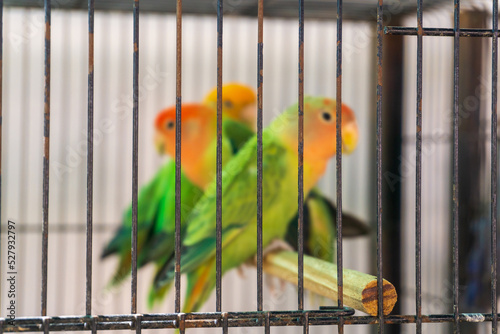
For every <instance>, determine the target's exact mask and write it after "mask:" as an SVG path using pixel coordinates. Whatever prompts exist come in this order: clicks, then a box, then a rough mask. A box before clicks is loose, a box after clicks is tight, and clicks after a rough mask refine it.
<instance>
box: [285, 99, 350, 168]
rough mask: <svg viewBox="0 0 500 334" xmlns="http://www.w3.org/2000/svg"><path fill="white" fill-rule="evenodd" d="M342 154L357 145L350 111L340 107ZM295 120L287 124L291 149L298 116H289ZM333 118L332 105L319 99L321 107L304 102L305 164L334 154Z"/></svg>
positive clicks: (334, 126) (335, 139) (334, 105)
mask: <svg viewBox="0 0 500 334" xmlns="http://www.w3.org/2000/svg"><path fill="white" fill-rule="evenodd" d="M341 112H342V126H341V138H342V145H341V147H342V153H346V154H349V153H352V151H353V150H354V149H355V148H356V146H357V142H358V128H357V124H356V118H355V116H354V113H353V111H352V110H351V109H350V108H349V107H347V106H346V105H344V104H343V105H342V111H341ZM290 117H294V118H296V119H295V120H294V121H293V122H291V124H293V125H292V127H291V128H290V129H289V130H288V131H291V132H292V133H289V134H288V135H287V137H288V138H289V139H292V138H293V139H292V140H293V143H290V144H291V146H292V147H297V146H298V139H297V138H298V136H297V132H298V114H295V113H293V114H291V115H290ZM336 130H337V115H336V101H335V100H332V99H323V100H322V101H321V103H318V101H314V102H311V103H308V102H306V101H304V158H305V159H306V160H310V161H313V160H317V159H320V160H325V159H326V160H327V159H329V158H330V157H332V156H333V155H334V154H335V153H336V151H337V133H336Z"/></svg>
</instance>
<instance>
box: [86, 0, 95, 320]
mask: <svg viewBox="0 0 500 334" xmlns="http://www.w3.org/2000/svg"><path fill="white" fill-rule="evenodd" d="M88 7H89V8H88V21H89V22H88V24H89V69H88V102H87V103H88V106H87V107H88V112H87V134H88V135H87V254H86V262H87V266H86V288H85V309H86V313H87V315H91V314H92V231H93V220H92V218H93V201H94V0H89V1H88Z"/></svg>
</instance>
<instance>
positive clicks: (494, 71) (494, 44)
mask: <svg viewBox="0 0 500 334" xmlns="http://www.w3.org/2000/svg"><path fill="white" fill-rule="evenodd" d="M492 2H493V4H492V7H493V8H492V12H493V15H492V24H491V29H492V34H493V38H492V39H491V268H490V271H491V313H492V316H493V319H492V324H491V326H492V330H491V332H492V333H493V334H496V333H497V331H498V328H497V325H498V316H497V212H498V211H497V210H498V205H497V175H498V165H497V159H498V154H497V126H498V124H497V107H498V103H497V84H498V0H493V1H492Z"/></svg>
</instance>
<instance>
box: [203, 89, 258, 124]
mask: <svg viewBox="0 0 500 334" xmlns="http://www.w3.org/2000/svg"><path fill="white" fill-rule="evenodd" d="M203 102H204V103H205V104H206V105H208V106H209V107H210V108H213V109H215V110H216V109H217V88H214V89H212V90H211V91H210V93H208V94H207V96H206V97H205V99H204V101H203ZM222 114H223V116H224V117H229V118H231V119H233V120H235V121H239V122H242V123H244V124H246V125H248V127H249V128H251V129H253V130H255V129H256V126H257V95H256V94H255V92H254V90H253V89H252V88H250V87H249V86H246V85H243V84H240V83H228V84H225V85H223V86H222Z"/></svg>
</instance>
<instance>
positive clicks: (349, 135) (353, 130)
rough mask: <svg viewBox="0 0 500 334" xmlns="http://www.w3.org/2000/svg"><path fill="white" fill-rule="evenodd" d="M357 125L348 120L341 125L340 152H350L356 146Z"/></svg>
mask: <svg viewBox="0 0 500 334" xmlns="http://www.w3.org/2000/svg"><path fill="white" fill-rule="evenodd" d="M358 137H359V134H358V126H357V125H356V122H355V121H354V122H349V123H348V124H346V125H344V126H343V127H342V153H344V154H351V153H352V152H353V151H354V150H355V149H356V146H358Z"/></svg>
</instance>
